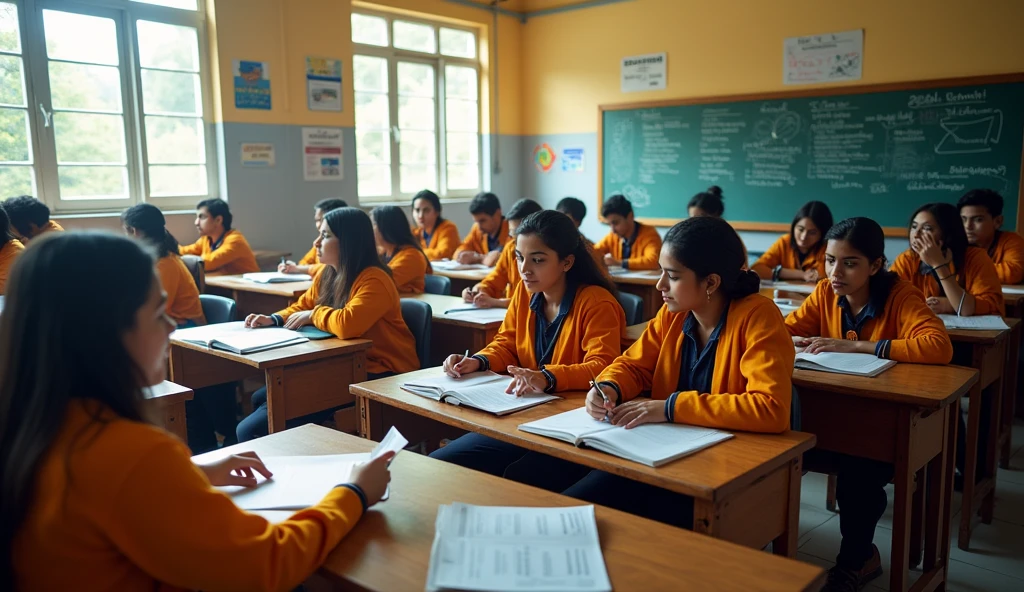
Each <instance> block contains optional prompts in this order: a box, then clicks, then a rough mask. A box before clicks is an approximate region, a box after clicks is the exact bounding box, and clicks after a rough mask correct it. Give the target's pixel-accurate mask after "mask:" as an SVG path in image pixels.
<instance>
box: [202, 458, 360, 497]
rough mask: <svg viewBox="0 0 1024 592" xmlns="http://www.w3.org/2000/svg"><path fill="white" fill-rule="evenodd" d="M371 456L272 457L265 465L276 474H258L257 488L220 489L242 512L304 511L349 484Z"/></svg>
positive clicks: (230, 487)
mask: <svg viewBox="0 0 1024 592" xmlns="http://www.w3.org/2000/svg"><path fill="white" fill-rule="evenodd" d="M369 458H370V455H369V453H360V454H330V455H325V456H271V457H267V458H264V459H263V464H265V465H266V466H267V468H268V469H270V472H271V473H273V474H274V477H273V478H272V479H264V478H263V476H262V475H259V474H257V477H256V479H257V484H256V487H235V486H225V487H217V489H219V490H221V491H223V492H224V493H226V494H228V496H230V497H231V500H232V501H234V502H235V505H236V506H238V507H239V508H241V509H243V510H301V509H303V508H308V507H309V506H313V505H316V504H317V503H319V502H320V500H321V499H323V497H324V496H325V495H327V493H328V492H330V491H331V489H333V488H335V487H336V486H338V485H339V484H341V483H345V482H347V481H348V480H349V476H350V475H351V473H352V468H353V467H354V466H355V465H356V464H358V463H361V462H365V461H367V460H369Z"/></svg>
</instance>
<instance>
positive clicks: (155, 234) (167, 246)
mask: <svg viewBox="0 0 1024 592" xmlns="http://www.w3.org/2000/svg"><path fill="white" fill-rule="evenodd" d="M121 224H123V225H124V226H125V227H126V228H131V229H133V230H135V231H136V232H138V233H139V234H140V235H141V238H142V239H143V240H145V241H146V242H147V243H150V244H151V245H153V246H154V247H155V248H156V251H157V258H159V259H163V258H164V257H166V256H168V255H177V254H178V241H177V240H176V239H175V238H174V236H173V235H172V234H171V233H170V232H169V231H168V230H167V226H166V225H165V221H164V214H163V212H161V211H160V208H158V207H156V206H154V205H152V204H138V205H134V206H132V207H130V208H128V209H127V210H125V211H124V212H123V213H122V214H121Z"/></svg>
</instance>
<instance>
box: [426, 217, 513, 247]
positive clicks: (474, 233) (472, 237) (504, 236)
mask: <svg viewBox="0 0 1024 592" xmlns="http://www.w3.org/2000/svg"><path fill="white" fill-rule="evenodd" d="M434 234H437V231H436V230H435V231H434ZM508 241H509V233H508V219H503V220H502V221H501V228H499V229H498V243H499V244H501V246H502V247H504V246H505V243H507V242H508ZM490 250H491V249H490V247H489V246H488V245H487V233H485V232H484V231H483V230H480V225H479V224H473V228H471V229H470V230H469V234H467V235H466V240H464V241H462V244H461V245H459V248H458V249H455V254H456V255H458V254H459V253H461V252H462V251H474V252H477V253H480V254H481V255H486V254H487V253H488V252H490Z"/></svg>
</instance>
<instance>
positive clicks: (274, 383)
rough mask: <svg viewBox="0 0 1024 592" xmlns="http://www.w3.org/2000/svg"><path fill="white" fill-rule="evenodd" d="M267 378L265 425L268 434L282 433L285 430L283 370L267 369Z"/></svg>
mask: <svg viewBox="0 0 1024 592" xmlns="http://www.w3.org/2000/svg"><path fill="white" fill-rule="evenodd" d="M266 378H267V423H268V427H269V428H270V433H271V434H273V433H274V432H283V431H284V428H285V419H286V418H285V414H284V409H285V404H284V368H269V369H267V371H266Z"/></svg>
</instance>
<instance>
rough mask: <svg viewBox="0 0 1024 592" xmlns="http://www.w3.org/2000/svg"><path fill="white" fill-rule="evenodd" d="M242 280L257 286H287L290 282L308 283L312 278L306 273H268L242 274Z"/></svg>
mask: <svg viewBox="0 0 1024 592" xmlns="http://www.w3.org/2000/svg"><path fill="white" fill-rule="evenodd" d="M242 279H243V280H247V281H250V282H256V283H257V284H287V283H291V282H308V281H312V279H313V278H312V276H310V275H309V274H308V273H278V272H276V271H270V272H254V273H243V274H242Z"/></svg>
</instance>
